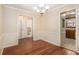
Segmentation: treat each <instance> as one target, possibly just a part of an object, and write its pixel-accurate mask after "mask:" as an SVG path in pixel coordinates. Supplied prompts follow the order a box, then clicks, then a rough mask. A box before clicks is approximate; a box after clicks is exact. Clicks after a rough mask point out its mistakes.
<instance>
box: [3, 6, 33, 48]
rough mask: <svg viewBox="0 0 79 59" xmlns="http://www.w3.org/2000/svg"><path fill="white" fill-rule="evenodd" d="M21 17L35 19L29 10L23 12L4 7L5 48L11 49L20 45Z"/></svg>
mask: <svg viewBox="0 0 79 59" xmlns="http://www.w3.org/2000/svg"><path fill="white" fill-rule="evenodd" d="M19 15H23V16H30V17H33V16H34V14H32V13H29V12H28V11H27V10H26V11H25V10H21V9H17V8H13V7H9V6H3V22H4V26H3V28H4V33H3V48H4V47H10V46H14V45H17V44H18V39H19V38H20V37H19V36H20V32H19V30H20V29H19V28H20V20H19Z"/></svg>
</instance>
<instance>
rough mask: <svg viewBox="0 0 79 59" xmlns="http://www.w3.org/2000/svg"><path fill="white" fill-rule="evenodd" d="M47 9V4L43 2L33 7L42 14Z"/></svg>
mask: <svg viewBox="0 0 79 59" xmlns="http://www.w3.org/2000/svg"><path fill="white" fill-rule="evenodd" d="M48 9H49V6H46V5H44V4H40V5H38V6H35V7H34V10H35V11H36V12H38V13H40V14H44V13H45V12H46V11H47V10H48Z"/></svg>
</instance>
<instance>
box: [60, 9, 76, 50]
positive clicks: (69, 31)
mask: <svg viewBox="0 0 79 59" xmlns="http://www.w3.org/2000/svg"><path fill="white" fill-rule="evenodd" d="M60 35H61V46H62V47H65V48H67V49H71V50H73V51H76V9H73V10H69V11H65V12H61V13H60Z"/></svg>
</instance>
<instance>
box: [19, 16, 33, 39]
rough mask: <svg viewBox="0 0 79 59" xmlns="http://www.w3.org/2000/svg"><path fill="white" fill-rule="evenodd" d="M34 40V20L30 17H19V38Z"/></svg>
mask: <svg viewBox="0 0 79 59" xmlns="http://www.w3.org/2000/svg"><path fill="white" fill-rule="evenodd" d="M28 37H30V38H33V20H32V18H31V17H28V16H23V15H20V16H19V38H20V39H23V38H28Z"/></svg>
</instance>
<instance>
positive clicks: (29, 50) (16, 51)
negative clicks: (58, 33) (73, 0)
mask: <svg viewBox="0 0 79 59" xmlns="http://www.w3.org/2000/svg"><path fill="white" fill-rule="evenodd" d="M3 55H78V53H76V52H74V51H71V50H69V49H66V48H63V47H59V46H56V45H53V44H50V43H48V42H46V41H43V40H37V41H33V40H32V38H26V39H20V40H19V45H17V46H13V47H8V48H4V50H3Z"/></svg>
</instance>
